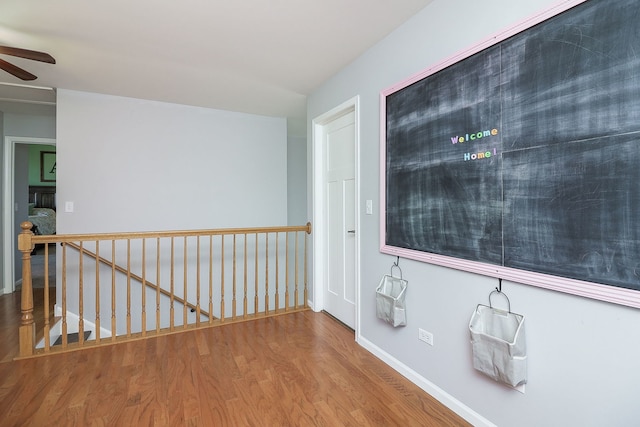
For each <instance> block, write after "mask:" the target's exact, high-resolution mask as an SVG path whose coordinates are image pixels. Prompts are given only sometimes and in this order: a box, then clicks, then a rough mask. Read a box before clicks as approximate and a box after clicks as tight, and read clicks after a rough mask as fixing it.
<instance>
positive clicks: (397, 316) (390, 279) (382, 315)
mask: <svg viewBox="0 0 640 427" xmlns="http://www.w3.org/2000/svg"><path fill="white" fill-rule="evenodd" d="M393 267H397V268H398V270H400V267H398V264H397V263H394V264H393V266H392V267H391V274H390V275H389V274H385V275H384V276H383V277H382V279H381V280H380V283H379V284H378V287H377V288H376V316H377V317H378V318H379V319H382V320H384V321H385V322H387V323H389V324H390V325H392V326H393V327H397V326H405V325H406V324H407V313H406V307H405V305H406V303H405V294H406V291H407V281H406V280H404V279H403V278H402V270H400V277H395V276H394V275H393Z"/></svg>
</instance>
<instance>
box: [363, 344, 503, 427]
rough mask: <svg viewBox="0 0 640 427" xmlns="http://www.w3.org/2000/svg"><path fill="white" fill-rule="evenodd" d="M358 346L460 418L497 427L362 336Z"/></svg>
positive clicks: (476, 424)
mask: <svg viewBox="0 0 640 427" xmlns="http://www.w3.org/2000/svg"><path fill="white" fill-rule="evenodd" d="M356 341H357V342H358V344H360V345H361V346H362V347H364V348H365V349H367V350H368V351H369V352H371V353H372V354H373V355H374V356H376V357H377V358H378V359H380V360H382V361H383V362H384V363H386V364H387V365H389V366H391V367H392V368H393V369H395V370H396V371H397V372H398V373H400V374H401V375H402V376H404V377H405V378H407V379H408V380H409V381H411V382H412V383H414V384H415V385H417V386H418V387H420V388H421V389H422V390H424V391H425V392H427V393H428V394H429V395H431V396H433V398H434V399H436V400H437V401H439V402H440V403H442V404H443V405H445V406H446V407H447V408H449V409H451V410H452V411H453V412H455V413H456V414H458V415H459V416H460V417H462V418H464V419H465V420H466V421H467V422H469V423H471V424H472V425H474V426H484V427H496V425H495V424H493V423H492V422H491V421H489V420H487V419H486V418H484V417H483V416H481V415H480V414H478V413H477V412H475V411H473V410H472V409H471V408H469V407H468V406H466V405H464V404H463V403H462V402H460V401H459V400H458V399H456V398H454V397H453V396H451V395H450V394H449V393H447V392H445V391H444V390H442V389H441V388H440V387H438V386H437V385H435V384H434V383H432V382H431V381H429V380H427V379H426V378H424V377H423V376H421V375H420V374H418V373H417V372H416V371H414V370H413V369H411V368H409V367H408V366H407V365H405V364H404V363H401V362H400V361H399V360H398V359H396V358H394V357H393V356H391V355H390V354H389V353H387V352H386V351H384V350H382V349H381V348H380V347H378V346H377V345H375V344H373V343H372V342H371V341H369V340H367V339H366V338H364V337H362V336H361V335H360V336H358V337H357V340H356Z"/></svg>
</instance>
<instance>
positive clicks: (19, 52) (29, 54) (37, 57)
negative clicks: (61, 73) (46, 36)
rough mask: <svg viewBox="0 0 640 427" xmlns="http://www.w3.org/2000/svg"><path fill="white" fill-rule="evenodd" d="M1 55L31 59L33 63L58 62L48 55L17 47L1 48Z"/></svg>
mask: <svg viewBox="0 0 640 427" xmlns="http://www.w3.org/2000/svg"><path fill="white" fill-rule="evenodd" d="M0 53H2V54H5V55H11V56H17V57H19V58H25V59H31V60H33V61H40V62H46V63H48V64H55V63H56V60H55V59H54V58H53V56H51V55H49V54H48V53H44V52H38V51H35V50H29V49H20V48H17V47H9V46H0Z"/></svg>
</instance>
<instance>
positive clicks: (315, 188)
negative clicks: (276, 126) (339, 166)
mask: <svg viewBox="0 0 640 427" xmlns="http://www.w3.org/2000/svg"><path fill="white" fill-rule="evenodd" d="M359 104H360V97H359V96H355V97H353V98H351V99H349V100H347V101H345V102H343V103H342V104H340V105H338V106H337V107H335V108H332V109H331V110H329V111H327V112H326V113H324V114H321V115H320V116H318V117H316V118H315V119H313V120H312V129H311V134H312V135H311V136H312V152H311V169H312V172H311V173H312V181H313V184H312V194H313V195H312V197H313V204H312V206H313V208H312V212H313V263H312V265H313V292H312V295H313V302H312V304H311V307H312V308H313V310H314V311H321V310H323V309H324V289H325V287H326V286H327V283H326V280H327V279H326V277H325V269H326V265H327V260H326V259H325V249H326V245H327V242H326V237H325V233H326V221H327V218H325V208H326V206H325V186H324V175H325V174H324V170H325V167H324V166H325V165H324V162H325V158H324V148H325V147H324V144H323V142H324V138H323V136H324V131H325V130H324V129H325V126H326V125H327V124H328V123H329V122H331V121H333V120H335V119H336V118H338V117H340V116H343V115H345V114H347V113H350V112H352V111H353V112H354V116H355V165H354V166H355V188H356V195H355V197H356V200H355V210H356V212H355V215H356V219H355V225H356V230H358V231H357V232H356V254H355V265H354V268H355V270H356V271H355V331H356V341H357V337H358V336H359V330H360V233H359V230H360V229H361V228H360V105H359Z"/></svg>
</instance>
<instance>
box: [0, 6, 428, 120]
mask: <svg viewBox="0 0 640 427" xmlns="http://www.w3.org/2000/svg"><path fill="white" fill-rule="evenodd" d="M431 1H432V0H180V1H175V0H56V1H41V0H2V1H0V45H8V46H12V47H20V48H24V49H32V50H39V51H44V52H47V53H49V54H51V55H52V56H53V57H54V58H56V61H57V63H56V64H55V65H51V64H44V63H39V62H35V61H29V60H25V59H21V58H14V57H10V56H6V55H0V56H1V57H2V59H5V60H8V61H9V62H11V63H13V64H15V65H17V66H19V67H22V68H24V69H26V70H27V71H29V72H31V73H33V74H35V75H37V76H38V79H37V80H35V81H33V82H30V83H27V84H29V85H35V86H41V87H53V88H64V89H72V90H80V91H88V92H96V93H104V94H111V95H120V96H128V97H134V98H142V99H151V100H158V101H164V102H172V103H178V104H187V105H195V106H203V107H209V108H217V109H224V110H231V111H241V112H247V113H253V114H262V115H269V116H280V117H290V118H294V119H301V118H304V117H305V110H306V96H307V95H309V94H310V93H311V92H313V91H314V89H316V88H317V87H318V86H319V85H321V84H322V83H323V82H324V81H326V80H327V79H328V78H330V77H331V76H332V75H333V74H335V73H336V72H338V71H339V70H340V69H341V68H343V67H344V66H345V65H347V64H348V63H350V62H351V61H353V60H354V59H355V58H356V57H358V56H359V55H361V54H362V53H364V52H365V51H366V50H367V49H368V48H370V47H371V46H373V45H374V44H375V43H377V42H378V41H379V40H381V39H382V38H384V37H385V36H386V35H387V34H389V33H390V32H391V31H393V30H394V29H395V28H397V27H398V26H399V25H401V24H402V23H403V22H405V21H406V20H407V19H409V18H410V17H411V16H412V15H413V14H415V13H416V12H417V11H419V10H420V9H422V8H423V7H425V6H426V5H427V4H428V3H430V2H431ZM7 83H8V84H23V83H24V82H22V81H21V80H19V79H17V78H15V77H13V76H12V75H10V74H8V73H5V72H4V71H2V70H0V111H1V110H2V108H5V109H6V108H9V105H12V104H15V103H13V100H14V99H22V100H23V99H32V98H30V97H35V98H33V99H35V101H34V103H32V104H30V105H31V106H40V107H42V106H46V105H47V102H50V101H51V100H53V99H55V97H54V94H53V92H51V91H46V90H41V89H29V90H27V89H25V88H23V87H16V86H11V85H7ZM25 92H26V93H25ZM22 108H24V105H23V106H22Z"/></svg>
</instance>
